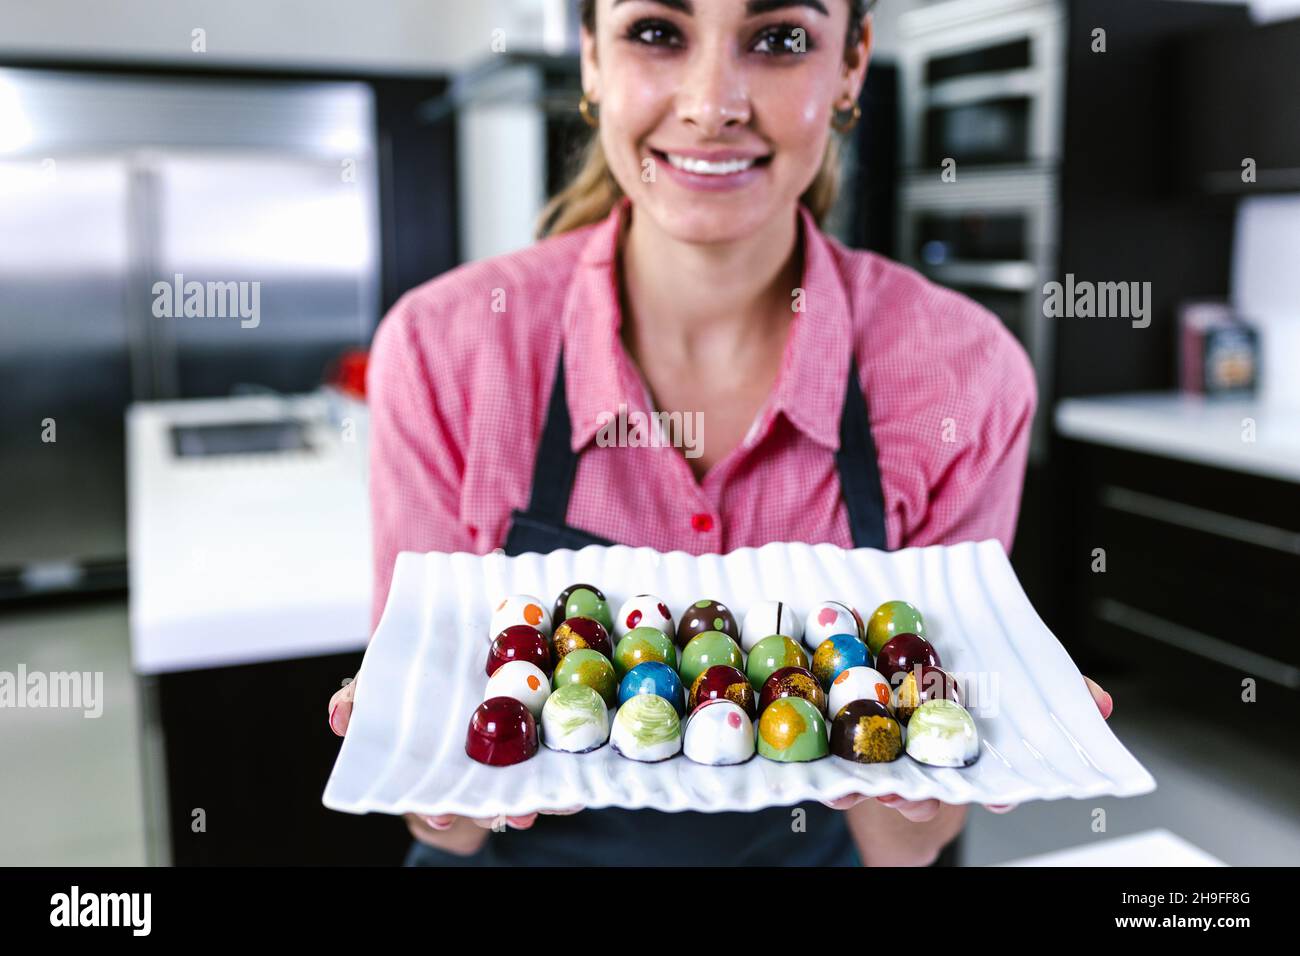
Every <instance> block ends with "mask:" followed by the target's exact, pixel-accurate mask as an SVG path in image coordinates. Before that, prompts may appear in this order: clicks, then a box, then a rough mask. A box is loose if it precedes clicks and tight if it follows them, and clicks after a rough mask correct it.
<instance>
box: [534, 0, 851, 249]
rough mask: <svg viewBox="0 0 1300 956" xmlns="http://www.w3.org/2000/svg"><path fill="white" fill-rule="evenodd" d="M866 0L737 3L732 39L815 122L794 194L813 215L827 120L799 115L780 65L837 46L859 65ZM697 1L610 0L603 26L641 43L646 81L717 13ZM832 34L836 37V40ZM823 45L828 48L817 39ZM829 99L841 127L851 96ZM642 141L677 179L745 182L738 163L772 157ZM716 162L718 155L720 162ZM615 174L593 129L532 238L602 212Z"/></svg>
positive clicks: (826, 180)
mask: <svg viewBox="0 0 1300 956" xmlns="http://www.w3.org/2000/svg"><path fill="white" fill-rule="evenodd" d="M605 2H606V0H600V2H598V0H582V4H581V12H580V16H581V20H582V26H583V30H584V32H585V34H587V35H589V36H591V37H596V36H597V35H598V31H597V18H596V10H597V7H598V6H601V5H603V4H604V3H605ZM828 4H829V7H830V9H828ZM875 5H876V0H749V2H747V3H746V4H745V5H744V10H745V14H746V17H745V19H744V21H743V22H742V23H741V25H740V26H741V29H742V31H743V32H741V33H740V34H739V35H737V36H736V37H735V38H734V40H735V45H736V47H738V48H742V49H745V50H747V51H748V52H751V53H752V54H753V59H754V61H755V65H756V66H758V67H759V68H763V69H766V70H767V71H769V72H770V73H772V74H774V78H773V81H774V83H776V84H784V85H785V86H786V89H785V93H786V95H787V96H788V97H789V98H790V101H791V102H795V103H798V104H800V106H801V107H802V108H801V109H798V110H797V112H800V113H802V114H803V116H804V118H805V119H807V120H810V121H811V120H817V121H818V122H816V123H815V124H814V125H815V126H816V127H817V128H816V129H813V130H812V133H813V135H812V136H811V141H809V140H808V139H805V140H803V141H802V145H803V146H805V147H807V148H808V149H809V151H811V152H813V153H815V152H816V151H817V149H818V148H819V147H820V155H821V160H820V163H819V165H817V167H816V172H815V174H814V176H813V179H812V181H811V182H810V183H808V184H807V185H806V188H804V189H803V191H802V193H801V194H800V197H799V198H800V201H801V202H802V203H803V204H804V205H805V206H807V207H808V209H809V211H811V212H812V214H813V217H814V218H815V219H816V220H817V221H818V222H819V223H820V222H821V221H823V220H824V219H825V217H826V214H827V213H828V212H829V211H830V208H831V205H832V204H833V203H834V201H835V195H836V192H837V190H838V186H839V149H838V141H837V140H836V139H835V138H833V137H828V136H826V135H825V129H826V127H825V124H822V123H820V120H821V119H822V116H821V113H820V112H817V114H816V115H815V116H809V115H807V114H808V113H809V109H808V105H807V104H808V102H809V101H808V100H806V99H800V97H801V94H804V93H805V91H804V90H801V89H799V88H797V87H794V86H791V85H790V79H791V78H790V77H789V70H790V67H791V66H793V65H794V64H792V63H791V61H792V60H796V59H807V58H809V57H816V58H817V59H819V60H820V59H823V58H824V57H825V56H827V55H830V56H835V55H837V54H838V55H842V57H843V60H844V65H845V67H846V68H847V69H854V68H857V67H859V66H862V67H865V59H866V56H867V54H868V53H869V52H870V50H869V45H870V32H869V31H868V32H867V33H866V35H865V39H864V33H863V29H862V25H863V18H864V17H865V16H866V15H867V14H868V13H869V12H870V11H871V8H872V7H874V6H875ZM700 6H701V8H702V9H701V10H700V11H699V12H698V14H697V12H696V9H695V3H693V2H692V0H613V2H612V3H610V4H609V9H610V14H611V20H612V21H613V23H612V25H611V29H610V30H609V31H606V32H607V33H608V34H609V35H610V36H611V37H612V36H617V38H618V43H619V44H620V45H623V44H629V45H634V46H636V47H643V48H644V49H643V50H639V51H637V52H639V53H640V54H641V56H640V57H639V58H637V59H640V60H641V61H642V65H641V67H640V69H641V70H643V71H645V72H646V73H647V80H648V81H649V80H650V79H651V77H650V75H649V72H648V70H647V67H652V66H653V65H654V64H656V63H661V62H662V61H663V60H664V59H665V58H671V57H674V56H676V57H679V58H680V57H681V56H683V55H686V51H687V44H688V42H689V39H690V36H691V34H692V33H693V32H694V33H696V34H699V33H701V32H704V31H707V30H708V29H709V21H710V19H713V20H714V21H715V23H716V20H717V18H710V16H709V12H710V8H711V7H712V5H711V4H709V3H707V0H706V2H703V3H701V4H700ZM841 10H843V13H841ZM868 23H869V21H868ZM724 25H725V24H724ZM837 26H838V29H837ZM692 28H694V30H692ZM840 38H842V40H843V43H842V44H840V43H838V42H837V41H838V39H840ZM827 41H829V43H827ZM706 42H707V38H705V37H702V36H697V37H696V43H697V44H699V43H706ZM827 46H828V47H829V49H825V47H827ZM587 52H588V51H587V48H586V45H585V44H584V69H585V70H588V71H590V68H589V67H588V66H587V65H586V62H585V61H586V56H585V54H586V53H587ZM620 52H621V51H620ZM764 58H765V59H764ZM629 59H631V58H629ZM859 61H862V62H861V63H859ZM593 66H594V55H593ZM628 68H629V69H637V68H638V67H637V66H636V63H635V62H629V66H628ZM660 72H661V73H662V72H663V71H662V70H661V71H660ZM642 91H643V93H644V92H647V91H648V87H642ZM596 99H597V98H596V97H593V96H592V95H591V94H590V93H588V95H587V96H584V98H583V104H582V115H583V116H584V117H585V118H587V122H588V123H590V124H591V125H593V126H599V123H600V121H599V119H597V110H599V109H600V106H599V104H598V102H596ZM622 105H623V104H619V103H616V104H613V107H612V108H613V109H618V108H620V107H621V106H622ZM836 109H837V112H839V113H840V114H841V118H840V119H839V120H838V124H839V126H841V127H843V128H844V129H845V130H846V131H847V129H848V128H849V127H850V126H851V125H852V124H853V123H854V122H856V115H857V112H856V110H857V107H856V100H855V99H852V100H846V101H845V102H842V103H839V104H837V107H836ZM611 145H612V147H613V148H612V150H611V154H612V155H615V156H617V155H619V154H620V152H621V151H620V150H619V149H618V147H617V145H616V144H611ZM646 150H648V152H649V154H650V156H652V157H653V158H654V159H655V160H659V161H665V160H666V161H667V163H668V165H669V168H670V169H672V170H674V171H676V170H683V171H684V172H685V173H686V175H684V176H682V177H681V182H682V184H683V185H684V186H686V187H687V188H692V187H693V188H700V189H734V188H736V187H737V186H740V185H744V184H746V183H747V182H749V181H751V180H752V179H753V178H754V177H753V176H750V177H749V179H745V178H744V177H742V176H741V175H740V174H741V173H744V172H745V171H746V170H748V169H749V168H750V167H752V166H754V165H758V166H762V165H767V164H769V163H770V162H771V159H772V153H771V151H770V150H769V149H767V148H766V146H765V144H753V145H751V147H750V148H749V149H748V150H734V149H733V150H731V151H730V152H728V151H725V150H720V151H715V152H717V153H719V155H715V156H713V157H710V156H709V155H707V152H705V153H704V154H703V155H702V154H701V153H700V152H699V151H692V150H678V151H676V152H672V153H669V152H667V151H666V150H665V149H660V148H657V147H656V146H647V147H646ZM711 160H712V162H710V161H711ZM616 161H617V160H616ZM718 163H723V164H725V165H721V166H719V165H717V164H718ZM623 165H626V164H623ZM632 165H633V166H634V167H639V171H638V172H637V176H638V177H640V176H642V175H645V174H646V173H648V172H653V171H655V165H654V164H652V163H650V162H649V161H648V158H647V157H646V156H644V155H643V156H640V157H638V158H636V159H635V160H634V162H633V163H632ZM706 176H712V177H713V178H714V179H719V178H720V179H723V180H724V182H722V183H718V184H716V185H715V184H714V183H713V182H711V181H709V180H706V178H705V177H706ZM619 182H620V179H619V178H618V177H617V176H615V175H614V173H613V171H612V170H611V167H610V161H609V160H607V158H606V145H605V144H604V143H603V142H602V137H601V136H600V135H595V136H593V137H592V138H591V140H590V141H589V142H588V144H587V147H586V151H585V154H584V156H583V158H582V163H581V165H580V167H579V171H578V173H577V175H576V176H574V178H573V180H572V181H571V182H570V183H569V185H568V186H567V187H566V188H565V189H564V190H563V191H561V192H560V193H558V194H557V195H556V196H554V197H553V198H552V199H551V201H550V202H549V203H548V204H547V205H546V207H545V208H544V209H543V210H542V214H541V215H540V216H539V217H538V226H537V236H538V238H541V237H544V236H547V235H553V234H556V233H561V232H568V231H569V230H571V229H577V228H580V227H582V226H585V225H588V224H590V223H593V222H597V221H599V220H601V219H604V218H605V216H607V215H608V214H609V211H610V210H611V209H612V208H613V207H614V204H615V202H617V201H618V199H619V198H620V197H621V196H622V195H623V190H622V188H621V187H620V186H619Z"/></svg>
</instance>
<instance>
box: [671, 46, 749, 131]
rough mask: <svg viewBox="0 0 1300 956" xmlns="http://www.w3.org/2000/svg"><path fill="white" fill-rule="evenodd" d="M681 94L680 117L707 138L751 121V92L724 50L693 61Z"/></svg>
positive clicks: (701, 54) (699, 55)
mask: <svg viewBox="0 0 1300 956" xmlns="http://www.w3.org/2000/svg"><path fill="white" fill-rule="evenodd" d="M683 79H684V82H683V83H682V86H681V88H680V90H679V92H678V95H677V100H678V116H679V118H680V119H681V120H682V121H683V122H686V123H689V124H690V125H692V126H694V127H696V129H697V130H698V131H699V132H700V133H701V134H703V135H705V136H712V135H715V134H717V133H718V132H720V131H722V130H723V129H725V128H726V127H728V126H743V125H745V124H746V123H748V122H749V115H750V104H749V90H748V88H747V85H746V82H745V78H744V75H743V73H742V71H741V70H740V69H739V65H738V64H736V63H735V62H734V60H733V59H732V57H731V56H730V54H729V53H727V52H724V51H704V52H701V53H699V54H698V55H697V56H695V57H694V58H693V62H692V64H691V67H690V69H689V71H688V73H687V75H686V76H685V77H684V78H683Z"/></svg>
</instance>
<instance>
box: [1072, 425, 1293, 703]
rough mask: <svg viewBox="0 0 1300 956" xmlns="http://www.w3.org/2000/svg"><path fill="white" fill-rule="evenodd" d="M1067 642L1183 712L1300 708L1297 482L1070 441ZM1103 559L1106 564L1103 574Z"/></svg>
mask: <svg viewBox="0 0 1300 956" xmlns="http://www.w3.org/2000/svg"><path fill="white" fill-rule="evenodd" d="M1063 456H1064V460H1063V462H1062V464H1063V465H1065V466H1066V467H1068V468H1069V469H1070V473H1071V475H1072V490H1071V498H1070V500H1069V504H1070V506H1071V507H1070V510H1071V514H1072V515H1073V520H1072V524H1073V527H1072V528H1071V532H1070V534H1069V537H1068V539H1067V540H1068V545H1067V547H1066V548H1065V549H1064V553H1063V554H1062V556H1061V558H1062V560H1061V566H1062V567H1064V568H1066V569H1068V570H1067V571H1066V577H1067V579H1068V580H1067V585H1068V587H1067V590H1068V607H1067V613H1066V615H1065V617H1066V622H1065V626H1064V627H1063V628H1062V629H1061V630H1060V632H1059V633H1061V636H1062V638H1063V640H1065V641H1066V642H1067V644H1068V646H1069V648H1070V651H1071V653H1072V654H1073V655H1074V656H1075V657H1076V659H1079V660H1081V661H1082V662H1084V663H1085V665H1087V666H1093V667H1095V668H1100V669H1101V670H1102V671H1107V672H1109V671H1114V670H1115V669H1116V668H1119V669H1121V670H1130V671H1133V670H1137V671H1139V672H1141V673H1142V675H1143V676H1146V677H1150V678H1153V679H1158V680H1159V681H1160V682H1161V683H1162V684H1163V685H1165V686H1166V687H1173V688H1174V689H1177V690H1180V691H1181V692H1182V694H1183V696H1185V697H1186V699H1187V700H1188V701H1189V702H1191V701H1197V700H1200V701H1211V700H1215V699H1217V700H1219V701H1220V702H1221V703H1222V704H1227V703H1230V702H1233V701H1236V700H1238V699H1239V698H1240V695H1241V691H1242V682H1243V680H1245V679H1246V678H1253V679H1254V681H1255V682H1256V685H1257V686H1258V688H1259V690H1258V694H1259V699H1260V700H1261V701H1264V700H1265V699H1266V698H1267V699H1269V700H1271V701H1273V702H1274V703H1275V704H1276V703H1277V702H1279V701H1285V702H1286V703H1285V710H1286V712H1288V713H1290V712H1291V711H1293V710H1294V706H1295V704H1296V703H1297V702H1300V694H1297V692H1300V594H1298V592H1300V484H1293V483H1290V482H1286V481H1280V480H1275V479H1271V478H1264V477H1259V476H1253V475H1246V474H1240V473H1237V472H1232V471H1225V470H1222V469H1218V468H1212V467H1207V466H1203V465H1197V464H1192V463H1189V462H1185V461H1175V460H1172V459H1167V458H1161V457H1157V456H1154V455H1145V454H1139V453H1136V452H1132V451H1126V450H1121V449H1116V448H1110V447H1106V446H1099V445H1092V444H1086V443H1081V442H1074V441H1070V442H1066V443H1064V447H1063ZM1103 561H1104V565H1103V563H1102V562H1103Z"/></svg>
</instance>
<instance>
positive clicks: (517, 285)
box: [367, 199, 1036, 622]
mask: <svg viewBox="0 0 1300 956" xmlns="http://www.w3.org/2000/svg"><path fill="white" fill-rule="evenodd" d="M628 208H629V201H628V200H627V199H624V200H622V201H621V202H620V204H619V205H618V206H617V207H616V208H615V209H614V211H613V212H611V213H610V215H609V217H608V218H606V219H605V220H603V221H601V222H599V223H595V224H593V225H590V226H586V227H584V228H582V229H579V230H575V231H573V232H569V233H566V234H563V235H560V236H555V237H551V238H549V239H546V240H544V241H542V242H539V243H537V244H535V245H533V246H531V247H530V248H527V249H524V250H522V251H520V252H515V253H511V254H509V255H502V256H497V257H494V258H491V259H487V260H484V261H481V262H475V263H470V264H467V265H464V266H461V267H459V268H456V269H453V270H452V271H450V272H448V273H446V274H444V275H441V276H439V277H438V278H436V279H432V280H430V281H429V282H426V283H424V284H423V285H421V286H419V287H418V288H415V289H413V290H411V291H410V292H408V293H407V294H406V295H405V296H403V297H402V299H401V300H400V301H399V302H398V303H397V304H396V305H394V306H393V308H392V310H391V311H390V312H389V314H388V315H387V317H386V318H385V319H384V321H383V322H382V323H381V325H380V327H379V329H378V331H377V332H376V334H375V340H374V345H373V349H372V352H371V358H370V368H369V373H368V380H367V386H368V393H369V396H370V397H369V401H370V409H371V426H370V436H371V437H370V440H371V453H370V454H371V471H370V497H371V507H372V513H373V523H374V560H375V603H374V621H375V622H378V619H379V612H380V611H381V610H382V609H383V605H384V601H385V599H386V597H387V594H388V585H389V580H390V577H391V574H392V568H393V561H394V560H395V559H396V557H397V553H398V552H399V551H469V552H474V553H478V554H484V553H487V552H489V551H491V550H493V549H494V548H498V547H501V545H502V544H503V543H504V541H505V536H506V530H507V528H508V526H509V522H510V515H511V510H512V509H514V508H521V509H522V508H526V507H527V506H528V499H529V491H530V485H531V477H532V467H533V459H534V455H535V453H536V449H537V442H538V437H539V435H540V433H541V428H542V422H543V421H544V419H545V415H546V405H547V400H548V398H549V396H550V389H551V383H552V378H553V376H554V373H555V362H556V358H557V356H558V354H559V351H560V345H561V340H563V343H564V354H565V372H566V378H567V396H568V405H569V412H570V415H571V418H572V421H573V448H574V449H575V450H578V449H581V450H582V455H581V458H580V459H579V462H578V469H577V475H576V477H575V479H574V485H573V495H572V498H571V500H570V503H569V512H568V522H567V523H568V524H570V525H572V526H574V527H577V528H581V529H583V530H585V531H589V532H591V533H593V534H595V535H599V536H601V537H605V538H609V539H611V540H614V541H618V542H621V543H624V544H629V545H645V546H649V547H652V548H656V549H658V550H660V551H671V550H681V551H686V552H689V553H691V554H702V553H709V552H726V551H730V550H732V549H735V548H740V547H747V546H757V545H761V544H765V543H767V542H769V541H806V542H811V543H815V542H822V541H828V542H831V543H834V544H837V545H840V546H843V547H852V546H853V541H852V537H851V534H850V531H849V523H848V517H847V512H846V510H845V506H844V502H843V500H842V498H841V495H840V482H839V476H838V473H837V471H836V465H835V456H834V452H835V450H836V449H837V448H838V447H839V418H840V408H841V405H842V404H843V397H844V386H845V382H846V380H847V375H848V367H849V357H850V352H851V351H852V352H853V353H854V354H856V355H857V358H858V367H859V373H860V378H861V382H862V387H863V390H864V392H865V395H866V399H867V406H868V410H869V412H870V416H871V432H872V435H873V437H874V439H875V443H876V449H877V455H878V458H879V462H880V472H881V484H882V487H883V491H884V497H885V511H886V515H885V530H886V536H887V540H888V544H889V547H890V548H899V547H904V546H908V545H925V544H939V543H944V544H949V543H955V542H958V541H967V540H983V539H985V538H997V539H998V540H999V541H1001V542H1002V544H1003V546H1004V547H1005V548H1007V549H1008V550H1009V549H1010V547H1011V540H1012V536H1013V534H1014V532H1015V525H1016V514H1017V511H1018V509H1019V506H1020V490H1021V482H1022V479H1023V475H1024V468H1025V459H1026V455H1027V451H1028V442H1029V427H1030V422H1031V420H1032V418H1033V413H1034V406H1035V402H1036V391H1035V384H1034V375H1033V370H1032V368H1031V367H1030V364H1029V361H1028V359H1027V358H1026V356H1025V353H1024V351H1023V350H1022V349H1021V347H1020V346H1019V344H1018V343H1017V342H1016V341H1015V339H1014V338H1013V337H1012V336H1011V334H1010V333H1009V332H1008V331H1007V330H1006V329H1005V327H1004V326H1003V325H1002V323H1001V322H1000V321H999V320H998V319H997V318H996V317H995V316H994V315H992V314H991V313H990V312H988V311H987V310H985V309H984V308H982V307H980V306H979V305H976V304H975V303H974V302H972V301H970V300H969V299H967V298H965V297H963V296H961V295H958V294H957V293H955V292H952V291H950V290H948V289H944V288H941V287H939V286H936V285H933V284H932V283H930V282H929V281H927V280H926V279H924V278H923V277H921V276H920V275H918V274H917V273H916V272H914V271H913V270H911V269H908V268H906V267H904V266H901V265H898V264H897V263H894V262H891V261H890V260H888V259H885V258H883V257H881V256H878V255H876V254H874V253H871V252H863V251H858V250H852V249H848V248H846V247H844V246H843V245H842V244H840V243H839V242H838V241H836V240H835V239H833V238H831V237H829V236H827V235H826V234H824V233H823V232H821V231H820V230H819V229H818V228H817V224H816V221H815V220H814V219H813V217H812V215H811V214H810V213H809V212H808V211H807V210H806V209H805V208H804V207H802V206H800V207H799V212H798V215H799V216H800V217H801V218H802V221H803V230H802V235H803V236H804V237H805V240H804V241H805V243H806V245H805V249H804V255H805V259H804V282H803V289H804V305H805V310H804V311H803V312H797V313H796V314H795V318H794V320H793V322H792V325H791V332H790V337H789V340H788V342H787V344H786V350H785V356H784V358H783V359H782V362H781V368H780V371H779V373H778V376H777V380H776V384H775V387H774V388H773V391H772V394H771V397H770V399H769V400H768V402H767V404H766V405H765V407H764V408H763V409H762V410H761V411H760V413H759V415H758V417H757V418H756V420H755V422H754V424H753V427H752V428H751V429H750V431H749V434H748V436H747V437H746V439H745V441H744V442H743V443H742V444H741V446H740V447H738V448H736V449H735V450H734V451H732V452H731V453H730V454H728V455H727V456H726V457H725V458H723V459H722V460H721V461H719V462H718V463H717V464H716V465H714V466H713V467H712V468H710V470H709V471H708V472H707V473H706V474H705V476H704V478H703V480H702V481H699V482H697V481H696V479H695V477H694V475H693V473H692V472H691V469H690V466H689V464H688V463H687V461H686V459H685V458H684V457H683V454H682V451H681V450H679V449H674V448H663V447H616V446H609V445H607V444H606V445H602V444H600V443H598V442H597V440H596V433H597V430H598V427H599V424H600V420H601V419H600V416H601V413H605V415H606V417H608V415H609V414H611V413H613V414H617V413H618V410H619V406H620V404H625V405H626V406H627V408H628V410H629V412H636V411H640V412H643V413H651V412H653V407H652V405H651V403H650V399H649V396H648V393H647V389H646V387H645V384H644V381H643V379H642V377H641V374H640V372H639V371H638V369H637V368H636V366H635V365H634V364H633V362H632V360H631V358H630V357H629V356H628V354H627V352H626V350H625V349H624V348H623V346H622V343H621V340H620V337H619V332H618V330H619V325H620V322H621V315H620V310H619V305H618V294H617V280H616V275H615V268H614V264H615V255H616V248H615V246H616V242H617V237H618V226H619V217H620V216H621V215H625V214H626V213H627V211H628ZM705 425H706V426H707V417H706V421H705ZM705 439H706V440H707V427H706V429H705Z"/></svg>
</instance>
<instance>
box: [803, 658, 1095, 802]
mask: <svg viewBox="0 0 1300 956" xmlns="http://www.w3.org/2000/svg"><path fill="white" fill-rule="evenodd" d="M1083 682H1084V683H1085V684H1086V685H1087V687H1088V691H1089V693H1091V694H1092V699H1093V701H1094V702H1096V704H1097V709H1098V710H1099V711H1101V716H1102V719H1103V720H1109V719H1110V715H1111V712H1112V711H1113V710H1114V709H1115V702H1114V700H1112V699H1111V696H1110V694H1108V693H1106V692H1105V691H1104V690H1102V688H1101V685H1100V684H1098V683H1097V682H1096V681H1095V680H1093V679H1092V678H1091V677H1084V679H1083ZM870 799H871V798H870V797H865V796H863V795H862V794H860V793H850V794H846V795H845V796H843V797H840V798H838V799H836V800H827V801H824V802H825V804H826V806H828V807H830V808H831V809H832V810H848V809H850V808H852V807H856V806H857V805H858V804H859V803H861V802H862V801H864V800H870ZM876 802H877V803H881V804H883V805H884V806H887V807H889V808H890V809H891V810H897V811H898V812H899V813H901V814H902V815H903V816H904V817H905V818H906V819H907V820H909V821H911V822H912V823H926V822H928V821H930V820H933V819H934V818H935V817H936V816H938V815H939V811H940V809H942V807H943V806H944V805H943V804H942V803H940V802H939V801H938V800H904V799H903V798H902V797H900V796H899V795H898V794H896V793H887V794H885V795H884V796H882V797H876ZM1016 806H1017V804H1014V803H986V804H984V809H985V810H988V811H989V812H990V813H1010V812H1011V811H1012V810H1014V809H1015V808H1016Z"/></svg>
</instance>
